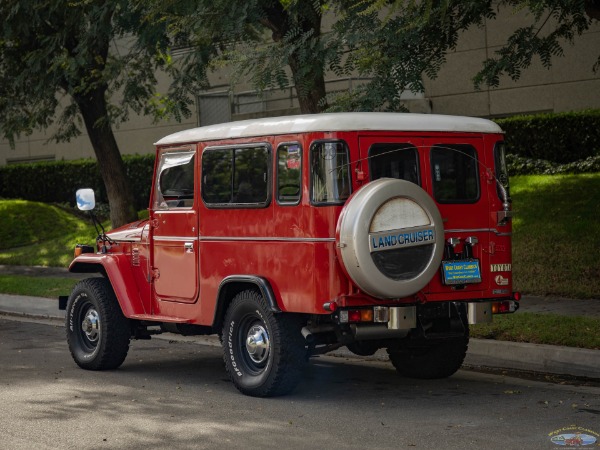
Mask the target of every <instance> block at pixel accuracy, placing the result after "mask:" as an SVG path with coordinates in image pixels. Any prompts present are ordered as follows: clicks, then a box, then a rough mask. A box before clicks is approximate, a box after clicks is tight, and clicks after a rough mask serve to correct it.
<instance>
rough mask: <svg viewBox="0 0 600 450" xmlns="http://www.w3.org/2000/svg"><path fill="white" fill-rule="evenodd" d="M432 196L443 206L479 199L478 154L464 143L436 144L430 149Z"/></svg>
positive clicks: (473, 201)
mask: <svg viewBox="0 0 600 450" xmlns="http://www.w3.org/2000/svg"><path fill="white" fill-rule="evenodd" d="M431 169H432V172H433V173H432V176H433V194H434V197H435V199H436V200H437V201H438V202H440V203H475V202H476V201H477V200H479V176H478V173H479V172H478V167H477V151H476V150H475V148H473V147H472V146H470V145H465V144H436V145H434V146H433V147H432V148H431Z"/></svg>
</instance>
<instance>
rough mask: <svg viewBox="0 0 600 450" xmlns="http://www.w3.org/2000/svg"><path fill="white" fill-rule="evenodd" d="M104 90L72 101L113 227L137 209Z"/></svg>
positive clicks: (130, 217) (132, 218) (134, 214)
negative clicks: (93, 158)
mask: <svg viewBox="0 0 600 450" xmlns="http://www.w3.org/2000/svg"><path fill="white" fill-rule="evenodd" d="M105 92H106V89H105V88H104V87H103V86H99V87H97V88H96V89H92V90H90V91H89V92H87V93H86V94H85V95H84V96H79V95H77V96H75V101H76V102H77V105H78V106H79V111H80V112H81V115H82V116H83V121H84V123H85V128H86V129H87V132H88V135H89V138H90V141H91V143H92V147H93V148H94V153H95V154H96V159H97V160H98V164H99V167H100V174H101V176H102V180H103V181H104V187H105V188H106V195H107V196H108V203H109V205H110V221H111V223H112V226H113V228H116V227H119V226H122V225H125V224H127V223H129V222H133V221H135V220H136V219H137V212H136V210H135V206H134V201H133V193H132V191H131V188H130V186H129V183H128V181H127V176H126V174H125V165H124V164H123V159H122V158H121V153H120V152H119V147H118V145H117V141H116V140H115V136H114V134H113V131H112V128H111V126H110V120H109V117H108V111H107V108H106V99H105V98H104V93H105Z"/></svg>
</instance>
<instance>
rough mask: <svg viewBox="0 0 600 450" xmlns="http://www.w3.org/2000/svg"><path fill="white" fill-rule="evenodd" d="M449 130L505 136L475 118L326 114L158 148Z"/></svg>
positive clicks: (206, 133)
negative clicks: (333, 133) (281, 137)
mask: <svg viewBox="0 0 600 450" xmlns="http://www.w3.org/2000/svg"><path fill="white" fill-rule="evenodd" d="M361 130H368V131H425V132H428V131H446V132H467V133H502V129H501V128H500V127H499V126H498V125H497V124H495V123H494V122H492V121H490V120H486V119H479V118H476V117H461V116H444V115H439V114H408V113H379V112H366V113H326V114H304V115H299V116H283V117H267V118H263V119H250V120H242V121H239V122H226V123H220V124H217V125H209V126H206V127H199V128H192V129H190V130H184V131H180V132H178V133H173V134H171V135H169V136H166V137H164V138H162V139H161V140H160V141H158V142H156V144H155V145H170V144H183V143H187V142H199V141H211V140H218V139H234V138H244V137H255V136H271V135H279V134H294V133H305V132H311V131H322V132H328V131H361Z"/></svg>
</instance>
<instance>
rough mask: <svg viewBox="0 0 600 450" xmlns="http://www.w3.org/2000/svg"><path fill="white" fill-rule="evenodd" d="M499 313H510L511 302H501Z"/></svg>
mask: <svg viewBox="0 0 600 450" xmlns="http://www.w3.org/2000/svg"><path fill="white" fill-rule="evenodd" d="M498 312H499V313H507V312H510V303H509V302H500V303H498Z"/></svg>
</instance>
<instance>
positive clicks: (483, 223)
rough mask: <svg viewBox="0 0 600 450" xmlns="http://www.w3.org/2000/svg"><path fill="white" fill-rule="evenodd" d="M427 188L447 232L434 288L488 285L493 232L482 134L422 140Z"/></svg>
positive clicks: (482, 286)
mask: <svg viewBox="0 0 600 450" xmlns="http://www.w3.org/2000/svg"><path fill="white" fill-rule="evenodd" d="M423 150H424V152H425V155H424V156H425V158H427V159H428V164H427V166H428V168H429V170H428V171H424V173H423V174H422V175H423V177H424V178H428V179H429V182H428V184H429V186H430V189H429V192H430V194H431V196H432V197H433V199H434V200H435V202H436V204H437V206H438V209H439V211H440V214H441V215H442V220H443V221H444V230H445V237H446V242H447V244H446V253H445V255H444V261H446V270H442V271H441V273H442V276H441V277H439V278H434V279H433V280H432V283H431V284H430V289H431V290H432V291H433V292H440V291H446V290H448V288H450V287H453V288H455V289H456V288H458V289H460V290H462V291H478V290H484V289H487V288H488V286H489V279H487V278H486V276H485V275H484V272H485V271H484V268H487V266H488V264H489V253H488V252H487V251H486V250H487V249H488V248H489V242H490V233H491V232H492V230H490V228H489V211H490V207H489V197H488V188H487V184H488V183H489V179H488V178H487V171H486V169H485V167H486V165H487V164H486V163H487V161H486V155H485V153H484V142H483V139H482V138H481V137H464V138H452V137H439V138H427V139H425V140H424V148H423Z"/></svg>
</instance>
